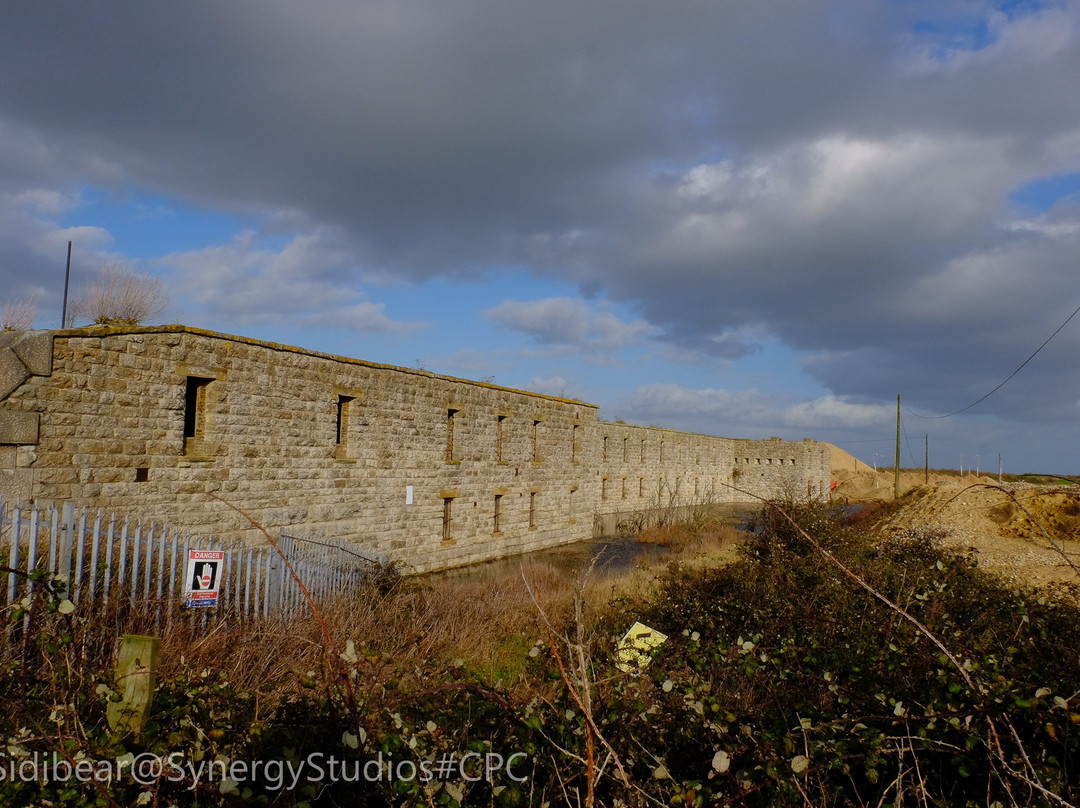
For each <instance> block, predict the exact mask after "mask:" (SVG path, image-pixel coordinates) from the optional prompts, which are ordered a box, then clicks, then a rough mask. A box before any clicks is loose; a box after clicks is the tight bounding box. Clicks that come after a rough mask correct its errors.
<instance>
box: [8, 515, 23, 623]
mask: <svg viewBox="0 0 1080 808" xmlns="http://www.w3.org/2000/svg"><path fill="white" fill-rule="evenodd" d="M21 512H22V508H20V507H19V503H18V501H16V502H15V510H14V511H12V512H11V553H10V554H9V555H8V566H9V567H10V568H11V569H12V570H16V569H18V568H19V527H20V520H21V518H22V516H21ZM18 582H19V576H17V575H16V574H15V573H14V572H10V573H8V599H7V602H8V603H14V602H15V594H16V588H17V587H18Z"/></svg>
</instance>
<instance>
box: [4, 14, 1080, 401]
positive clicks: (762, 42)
mask: <svg viewBox="0 0 1080 808" xmlns="http://www.w3.org/2000/svg"><path fill="white" fill-rule="evenodd" d="M986 8H987V4H978V3H977V4H969V3H955V4H943V3H925V2H924V3H910V4H893V3H885V2H865V0H810V1H809V2H807V1H805V0H803V1H800V2H795V1H794V0H793V1H792V2H781V3H724V4H719V3H715V2H705V0H685V1H684V2H680V3H678V4H675V5H671V4H667V5H658V4H656V3H653V2H645V1H644V0H619V2H614V1H612V2H600V3H592V4H581V3H574V2H569V0H553V2H549V3H543V4H537V3H513V2H509V3H507V2H501V3H496V2H482V1H481V0H468V1H467V2H462V3H454V4H445V3H444V4H438V3H427V2H421V1H420V0H398V1H397V2H393V3H388V2H344V1H343V0H341V1H339V2H335V1H334V0H325V1H324V2H320V3H316V4H305V5H300V4H295V3H288V2H284V0H280V1H279V2H266V1H265V0H264V1H262V2H254V1H253V0H251V1H249V2H233V3H228V4H222V3H217V2H209V0H203V2H190V3H184V4H172V5H168V4H146V3H140V2H118V1H115V0H114V2H103V3H96V4H77V5H72V6H69V7H65V8H64V9H63V11H62V13H61V12H58V10H57V9H56V8H55V7H53V6H50V5H49V4H41V3H36V2H29V1H28V0H16V1H15V2H11V3H8V4H7V5H6V6H5V25H4V26H3V27H2V28H0V72H2V74H3V75H4V77H5V80H4V84H3V87H2V88H0V133H4V134H10V135H11V137H10V139H5V140H4V144H5V145H4V146H3V147H2V148H0V194H3V193H7V194H9V195H14V194H18V193H19V192H21V191H24V190H26V189H27V188H33V189H43V190H45V191H55V192H60V193H72V192H74V191H75V190H77V187H78V184H79V183H96V184H100V185H106V186H111V187H119V188H123V187H125V186H127V185H130V184H134V185H137V186H141V187H145V188H148V189H151V190H153V191H156V192H160V193H165V194H169V195H174V196H179V197H182V198H185V199H187V200H188V201H190V202H192V203H194V204H199V205H206V206H210V207H213V208H215V209H219V210H229V211H237V212H243V213H246V214H251V215H255V216H261V217H264V220H265V221H266V222H267V227H270V226H274V225H275V224H276V225H280V226H282V227H286V228H287V227H292V228H295V229H296V230H297V232H299V234H300V235H298V236H297V237H296V238H297V239H298V241H297V248H299V244H301V243H302V242H303V241H304V240H305V239H309V240H311V244H310V245H309V249H308V250H307V252H306V253H305V254H306V255H307V256H308V257H310V258H311V263H309V264H308V265H307V271H308V272H309V273H310V274H313V275H314V278H313V279H312V278H308V280H311V281H312V283H303V284H302V283H300V282H299V281H298V280H297V277H298V275H297V271H296V270H295V269H293V268H291V267H296V266H298V264H289V262H288V260H287V258H288V256H284V255H283V256H279V257H278V258H276V259H274V260H269V259H268V260H267V261H265V262H261V263H257V264H256V265H249V266H243V265H240V266H237V265H235V262H234V263H233V264H228V262H227V261H225V259H224V258H222V257H221V255H220V254H217V255H215V254H213V252H212V251H211V253H204V254H200V255H192V256H188V258H187V259H186V260H187V261H188V262H187V263H184V264H183V266H184V267H185V271H186V272H187V273H189V276H190V277H191V278H192V286H190V288H189V289H188V291H187V294H189V295H191V296H192V297H193V299H195V300H197V301H198V303H199V305H200V306H205V307H207V308H209V309H211V310H215V311H218V312H220V313H222V314H225V313H231V314H233V315H235V314H236V313H237V312H241V311H252V310H253V309H254V310H256V311H259V312H265V313H268V314H270V313H273V314H280V313H282V312H283V311H285V310H286V303H288V302H291V303H294V304H295V308H288V310H290V311H299V312H300V313H301V315H304V314H305V313H307V312H310V310H311V307H312V306H313V305H314V303H312V302H311V301H312V300H313V299H314V297H318V296H320V295H323V294H325V293H326V292H327V291H331V290H340V289H342V288H348V285H349V284H350V283H352V282H353V281H355V279H358V278H365V277H378V276H380V275H382V276H383V277H399V276H401V277H412V278H418V277H426V276H430V275H434V274H453V273H458V274H460V273H480V272H481V271H484V270H497V269H499V268H502V267H515V268H517V267H525V268H528V269H529V270H531V271H532V272H535V273H542V274H550V275H555V276H559V277H562V278H565V279H570V280H572V281H574V282H577V283H580V284H581V285H582V287H583V288H585V289H587V290H590V291H603V292H604V293H606V295H607V296H608V297H609V298H610V299H613V300H615V301H630V302H633V303H635V304H637V306H638V307H639V309H640V311H641V312H642V313H643V316H644V318H645V320H644V321H643V322H642V323H640V324H638V323H629V324H628V323H621V322H619V321H617V320H613V319H611V318H607V317H602V316H599V315H597V314H596V312H591V313H590V312H585V313H584V314H583V315H582V317H580V318H578V319H575V318H574V316H573V312H572V311H571V309H572V308H573V306H572V305H571V306H565V305H564V306H563V310H561V311H560V310H555V308H553V309H552V310H551V311H548V312H546V313H545V312H539V311H537V310H535V309H531V310H530V309H521V308H518V309H516V310H511V308H503V309H498V310H497V313H495V314H492V315H491V316H493V317H495V318H496V319H497V320H498V321H499V322H503V323H504V324H505V325H511V323H512V321H513V320H514V318H517V325H516V326H514V327H518V328H519V330H523V331H526V332H528V333H530V334H532V335H534V336H535V337H536V339H537V340H539V341H540V342H541V343H542V344H545V345H567V344H571V343H573V344H578V345H584V346H588V345H590V344H592V345H594V346H596V345H599V346H602V347H605V348H606V349H610V348H612V347H615V346H618V345H620V344H625V343H626V342H628V341H631V340H635V339H646V338H651V339H663V340H667V341H668V342H670V343H673V344H675V345H678V346H682V347H687V348H692V349H695V350H698V351H701V352H702V353H704V354H710V355H713V356H720V357H722V358H738V357H740V356H745V355H747V354H748V353H750V352H753V351H755V350H757V346H758V345H760V340H758V339H757V338H756V337H755V336H754V335H755V334H759V333H760V334H767V335H769V337H770V338H778V339H780V340H782V341H783V342H785V343H786V344H787V345H789V346H790V347H792V348H794V349H795V350H797V351H800V352H802V353H803V354H804V355H805V357H806V362H805V367H806V369H807V371H808V372H810V373H811V374H812V375H814V376H815V377H816V378H817V379H818V380H819V381H821V382H822V383H824V384H826V385H827V386H828V387H829V388H830V389H831V390H832V391H833V392H834V393H835V394H836V395H837V396H838V397H839V400H847V399H845V398H844V396H854V397H856V398H857V399H858V400H860V401H861V400H864V399H867V400H880V399H882V398H887V397H888V396H889V395H891V394H892V392H893V391H894V390H895V389H896V388H903V389H904V390H905V391H911V393H912V395H913V397H921V398H922V399H924V400H925V401H926V404H927V406H928V407H931V408H933V409H935V410H938V411H945V410H947V409H948V408H949V406H950V402H952V401H953V400H956V399H958V400H960V401H965V399H967V400H970V396H972V394H978V393H979V392H981V391H985V390H986V389H988V387H989V386H992V384H993V383H996V381H998V380H1000V378H1001V377H1002V368H1003V367H1004V368H1005V372H1008V370H1011V369H1012V367H1014V366H1015V364H1014V363H1013V359H1012V356H1013V355H1015V354H1016V353H1018V352H1019V353H1020V354H1023V351H1024V347H1020V348H1018V347H1017V346H1032V347H1033V346H1034V345H1037V344H1038V342H1039V341H1040V340H1041V339H1042V338H1044V335H1045V334H1046V333H1048V331H1049V330H1050V329H1051V328H1052V327H1053V326H1054V325H1055V324H1056V323H1057V322H1060V320H1061V319H1063V318H1064V316H1066V315H1067V313H1068V311H1067V310H1068V308H1069V306H1070V304H1071V301H1073V300H1076V301H1080V276H1077V275H1076V273H1075V270H1074V266H1075V260H1074V256H1075V255H1076V250H1075V248H1076V246H1077V244H1076V238H1077V237H1076V232H1077V231H1076V230H1075V229H1074V228H1076V226H1077V223H1078V221H1080V217H1077V216H1076V215H1075V213H1073V212H1070V211H1068V210H1064V211H1057V212H1055V213H1054V215H1053V216H1052V217H1050V218H1048V219H1043V218H1039V217H1033V216H1031V215H1030V213H1026V214H1024V215H1023V216H1017V215H1016V213H1015V212H1014V211H1012V210H1011V209H1010V207H1009V203H1008V195H1009V193H1010V192H1011V191H1013V190H1015V189H1016V188H1017V187H1019V186H1020V185H1023V184H1025V183H1027V182H1030V181H1031V180H1034V179H1037V178H1039V177H1045V176H1049V175H1053V174H1055V173H1060V172H1064V171H1077V170H1080V94H1077V93H1076V92H1075V76H1076V75H1080V47H1077V46H1076V45H1077V42H1076V39H1077V32H1078V19H1080V5H1078V4H1077V3H1076V2H1074V1H1073V0H1069V1H1068V2H1063V3H1060V4H1055V5H1053V6H1051V7H1048V8H1046V9H1042V10H1036V11H1034V12H1032V13H1027V10H1028V8H1029V7H1027V6H1025V7H1024V9H1025V10H1022V11H1017V12H1014V16H1013V17H1012V18H1009V17H1004V16H1003V17H999V18H995V22H994V26H995V27H992V31H991V33H992V40H993V41H992V42H991V43H990V44H989V45H988V46H987V47H985V48H982V49H981V50H977V51H976V50H972V49H971V48H970V47H968V48H966V49H965V48H964V47H958V46H957V45H956V43H950V42H942V41H938V40H936V39H934V37H933V35H930V34H920V35H916V34H914V33H912V31H913V27H912V25H913V23H914V22H915V21H916V20H918V19H927V18H933V17H934V16H935V15H945V16H948V17H949V18H950V19H958V18H960V17H962V16H963V15H965V14H971V13H972V12H971V9H976V11H977V13H980V14H985V13H986ZM1025 15H1026V16H1025ZM11 198H12V199H14V196H12V197H11ZM27 204H28V203H27V202H26V200H23V201H21V202H5V203H4V205H5V210H6V211H12V212H13V214H14V216H16V217H18V216H22V217H23V219H24V220H25V221H26V222H27V223H28V224H29V225H30V226H28V227H16V226H14V225H12V226H10V229H9V232H5V233H4V239H3V241H4V244H5V245H6V246H4V247H2V248H0V279H3V281H4V282H5V283H6V284H15V283H18V285H19V287H20V288H21V289H29V288H30V286H31V284H28V282H27V281H26V280H25V275H24V274H16V272H17V271H16V270H14V269H12V267H13V266H15V264H16V263H18V265H19V267H20V270H18V272H21V273H27V274H30V275H32V274H34V273H35V271H36V270H39V269H40V268H41V267H43V266H45V264H44V263H43V262H44V261H45V258H44V257H43V256H42V255H41V254H40V253H39V251H38V247H37V246H35V247H33V248H31V246H30V244H31V240H32V239H38V240H39V241H41V242H43V241H44V240H45V239H46V238H51V239H53V240H54V241H55V239H56V238H57V230H58V228H56V227H52V228H50V227H49V226H48V221H49V215H48V214H47V213H45V212H41V211H38V213H36V214H34V215H32V216H31V215H29V214H27V213H26V211H27V210H29V208H28V207H27ZM282 211H284V214H282ZM272 219H273V220H274V221H271V220H272ZM10 221H15V219H14V218H13V219H11V220H10ZM42 223H44V224H42ZM34 228H38V230H39V231H40V233H37V231H34V232H35V234H31V235H27V234H28V233H31V231H32V230H33V229H34ZM15 230H18V231H19V232H11V231H15ZM39 236H40V238H39ZM106 246H107V245H99V247H98V249H99V250H100V251H102V252H104V251H105V250H106ZM227 247H228V245H220V248H219V249H222V250H223V249H227ZM249 247H250V245H249ZM169 260H170V261H171V262H172V263H173V265H175V266H179V265H180V264H181V263H183V260H182V259H181V258H178V257H175V256H174V257H170V259H169ZM237 260H239V259H237ZM196 264H197V266H196ZM215 273H216V274H215ZM255 276H257V277H259V278H262V279H267V280H270V281H273V282H274V284H277V285H278V286H279V288H283V289H285V290H287V291H289V292H290V293H292V295H291V297H292V300H291V301H282V300H274V299H272V298H271V297H268V296H267V295H265V294H264V293H262V292H260V291H259V290H258V289H254V288H253V285H252V284H245V283H244V282H243V281H244V279H245V278H248V277H255ZM226 277H228V278H232V279H234V280H236V281H238V283H236V284H235V285H234V286H230V287H226V286H224V285H223V284H222V283H221V279H222V278H226ZM196 280H198V283H199V284H200V285H196V284H195V281H196ZM201 284H205V285H201ZM200 289H212V290H215V293H214V294H213V295H211V294H207V293H200V291H199V290H200ZM200 294H202V296H201V297H200ZM361 298H362V296H361ZM345 303H347V304H348V305H353V306H360V307H361V308H360V309H357V310H354V314H356V313H357V312H359V313H360V314H365V313H366V314H367V315H369V316H370V317H374V319H369V320H366V322H369V323H377V322H378V318H377V317H375V315H376V314H378V313H381V312H376V311H375V310H373V309H371V308H370V305H367V304H368V302H367V301H365V300H363V299H358V298H350V299H346V301H345ZM505 305H507V304H504V306H505ZM249 316H261V315H249ZM530 317H531V318H532V319H529V318H530ZM499 318H502V319H499ZM360 320H361V321H364V317H360ZM646 322H647V324H651V326H652V327H653V329H656V330H653V329H650V328H649V326H648V325H647V324H646ZM383 325H384V326H386V325H387V324H386V323H384V324H383ZM395 327H396V326H395ZM561 328H564V329H565V330H562V331H560V329H561ZM1053 347H1054V348H1055V349H1060V350H1063V351H1065V350H1068V351H1075V350H1076V349H1077V348H1080V339H1078V338H1077V337H1075V336H1073V333H1072V332H1070V333H1067V334H1066V333H1063V335H1062V337H1061V340H1060V343H1055V345H1054V346H1053ZM1055 356H1056V355H1055V354H1051V353H1048V355H1047V359H1048V360H1052V359H1053V358H1054V357H1055ZM1021 358H1022V356H1021ZM1029 371H1030V376H1029V377H1028V383H1029V384H1030V385H1031V386H1032V387H1033V388H1034V389H1039V390H1043V389H1045V390H1048V391H1052V392H1053V394H1054V399H1055V402H1058V401H1067V400H1068V401H1075V400H1076V399H1078V398H1080V380H1078V381H1076V382H1074V381H1072V380H1071V379H1070V378H1063V376H1065V375H1066V374H1062V373H1061V370H1060V366H1058V367H1054V365H1053V364H1052V363H1051V362H1049V361H1048V362H1047V363H1038V364H1035V363H1033V365H1032V367H1031V368H1030V369H1029ZM1006 392H1008V393H1011V392H1012V391H1006ZM703 406H704V404H703ZM991 407H992V408H993V411H996V412H1001V413H1015V414H1025V417H1031V413H1032V412H1033V409H1034V410H1035V411H1037V412H1038V413H1040V416H1039V417H1047V418H1052V417H1063V416H1062V415H1061V413H1062V409H1061V407H1062V405H1060V404H1058V403H1053V404H1050V403H1046V404H1040V405H1039V406H1038V407H1035V408H1032V407H1031V406H1030V405H1025V402H1024V400H1023V398H1022V397H1020V396H1017V395H1004V394H1003V395H1002V396H1001V397H995V400H994V401H993V402H991Z"/></svg>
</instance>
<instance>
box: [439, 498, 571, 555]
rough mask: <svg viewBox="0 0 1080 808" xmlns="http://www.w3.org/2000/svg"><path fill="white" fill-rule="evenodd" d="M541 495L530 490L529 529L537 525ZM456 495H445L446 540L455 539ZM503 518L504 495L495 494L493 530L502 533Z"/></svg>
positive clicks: (443, 520)
mask: <svg viewBox="0 0 1080 808" xmlns="http://www.w3.org/2000/svg"><path fill="white" fill-rule="evenodd" d="M573 491H574V489H571V491H570V495H571V506H570V507H571V513H573V504H572V498H573ZM538 496H539V492H537V491H530V492H529V529H530V530H532V529H534V528H535V527H536V500H537V497H538ZM455 499H456V497H443V517H442V540H443V541H444V542H448V541H453V540H454V532H453V519H454V500H455ZM502 519H503V495H502V494H495V495H494V499H493V503H492V520H491V532H492V533H502V527H503V524H502Z"/></svg>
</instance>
